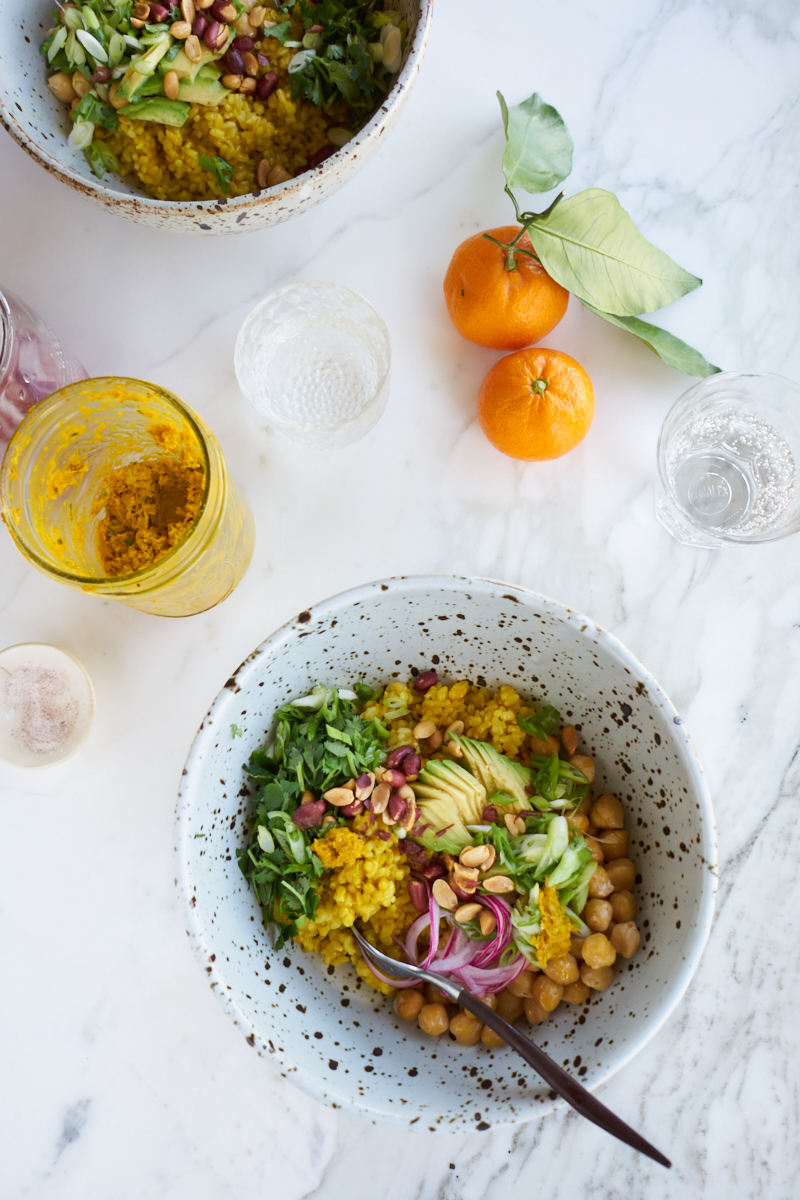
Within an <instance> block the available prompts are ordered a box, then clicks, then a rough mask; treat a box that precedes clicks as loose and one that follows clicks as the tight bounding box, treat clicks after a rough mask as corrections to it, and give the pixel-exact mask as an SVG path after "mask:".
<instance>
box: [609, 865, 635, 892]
mask: <svg viewBox="0 0 800 1200" xmlns="http://www.w3.org/2000/svg"><path fill="white" fill-rule="evenodd" d="M606 873H607V874H608V878H609V879H610V880H611V882H612V883H613V885H614V891H615V892H629V891H630V890H631V888H632V887H633V885H634V884H635V883H636V867H635V866H634V865H633V863H632V862H631V860H630V859H629V858H617V859H615V860H614V862H610V863H609V864H608V866H607V868H606Z"/></svg>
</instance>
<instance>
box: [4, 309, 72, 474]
mask: <svg viewBox="0 0 800 1200" xmlns="http://www.w3.org/2000/svg"><path fill="white" fill-rule="evenodd" d="M85 378H86V371H85V370H84V368H83V367H82V366H81V364H80V363H79V362H78V361H77V359H74V358H72V356H71V355H70V354H68V353H67V352H66V350H64V348H63V346H62V345H61V344H60V342H59V341H58V340H57V338H56V337H55V336H54V335H53V334H52V333H51V332H50V330H49V329H48V328H47V326H46V325H45V323H44V321H43V320H42V319H41V317H39V316H37V314H36V313H35V312H33V310H32V309H30V308H28V306H27V304H23V303H22V301H21V300H18V299H17V297H16V296H15V295H13V293H12V292H8V291H6V292H0V458H2V455H3V452H4V451H5V448H6V446H7V444H8V440H9V438H10V437H11V435H12V433H13V432H14V430H15V429H16V428H17V426H18V425H19V423H20V421H21V420H22V418H23V417H24V416H25V414H26V412H27V411H28V409H29V408H33V406H34V404H38V402H39V401H40V400H43V399H44V397H45V396H49V395H50V393H51V392H55V391H57V389H58V388H60V387H63V386H64V385H65V384H67V383H75V382H76V381H77V380H79V379H85Z"/></svg>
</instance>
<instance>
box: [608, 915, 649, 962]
mask: <svg viewBox="0 0 800 1200" xmlns="http://www.w3.org/2000/svg"><path fill="white" fill-rule="evenodd" d="M641 940H642V938H641V935H640V933H639V930H638V929H637V928H636V926H635V924H634V923H633V921H623V922H622V923H621V924H619V925H615V926H614V931H613V933H612V934H611V945H612V946H613V947H614V949H615V950H616V952H617V954H621V955H622V957H623V958H633V956H634V954H635V953H636V951H637V950H638V949H639V944H640V942H641Z"/></svg>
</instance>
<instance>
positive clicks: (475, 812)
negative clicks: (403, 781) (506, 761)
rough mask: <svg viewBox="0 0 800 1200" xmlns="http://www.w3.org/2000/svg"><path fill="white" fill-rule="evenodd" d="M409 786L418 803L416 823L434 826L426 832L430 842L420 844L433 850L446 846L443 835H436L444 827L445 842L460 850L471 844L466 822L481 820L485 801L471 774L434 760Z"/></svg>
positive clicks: (484, 795)
mask: <svg viewBox="0 0 800 1200" xmlns="http://www.w3.org/2000/svg"><path fill="white" fill-rule="evenodd" d="M412 786H413V788H414V795H415V796H416V797H417V803H418V804H419V812H420V815H419V821H418V824H426V823H427V824H429V825H432V826H433V829H432V830H430V831H426V834H428V833H429V834H430V838H429V841H427V842H423V844H424V845H429V846H430V847H431V848H433V849H439V850H443V849H445V848H446V847H445V846H444V844H443V842H442V838H437V837H436V836H435V835H436V834H437V833H439V832H441V831H443V830H445V831H446V834H443V835H442V837H444V836H446V837H447V841H448V843H450V842H452V843H453V844H454V846H457V847H458V849H459V850H461V849H463V848H464V846H469V845H471V843H472V837H471V835H470V833H469V830H468V829H467V825H477V824H479V823H480V821H481V819H482V817H483V806H484V804H485V803H486V790H485V789H484V787H483V785H482V784H480V783H479V782H478V780H477V779H476V778H475V777H474V775H470V773H469V771H465V770H464V768H463V767H462V766H461V765H460V764H458V763H453V762H436V761H435V760H433V761H431V762H429V763H428V765H427V767H426V768H425V770H424V771H420V775H419V779H418V780H416V782H415V783H414V784H413V785H412ZM448 853H452V850H451V851H448Z"/></svg>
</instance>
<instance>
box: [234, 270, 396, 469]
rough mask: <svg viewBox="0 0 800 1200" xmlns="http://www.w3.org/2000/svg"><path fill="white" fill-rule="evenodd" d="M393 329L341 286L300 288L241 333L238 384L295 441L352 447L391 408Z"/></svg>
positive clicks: (276, 295) (261, 309) (260, 310)
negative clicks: (391, 331) (389, 328)
mask: <svg viewBox="0 0 800 1200" xmlns="http://www.w3.org/2000/svg"><path fill="white" fill-rule="evenodd" d="M391 359H392V353H391V346H390V343H389V331H388V330H387V328H386V326H385V324H384V323H383V321H382V320H381V318H380V317H379V316H378V314H377V313H376V312H375V309H374V308H373V307H372V306H371V305H370V304H368V303H367V301H366V300H365V299H364V297H363V296H359V294H358V293H357V292H353V291H351V290H350V288H346V287H341V286H340V285H339V284H335V283H297V284H292V285H291V286H290V287H285V288H282V289H281V290H280V291H278V292H273V293H272V295H271V296H267V298H266V299H265V300H262V301H261V303H260V304H257V305H256V307H255V308H254V309H253V311H252V312H251V313H250V315H249V316H248V317H247V319H246V321H245V322H244V324H243V325H242V328H241V330H240V331H239V336H238V338H237V340H236V350H235V352H234V367H235V370H236V378H237V379H238V381H239V386H240V388H241V389H242V391H243V392H244V394H245V396H246V397H247V399H248V400H249V401H250V402H251V404H253V405H254V407H255V408H256V409H257V410H258V411H259V412H260V413H261V414H262V415H263V416H264V417H266V419H267V421H268V422H269V424H270V425H271V426H272V427H273V428H274V429H276V430H277V431H278V432H279V433H282V434H283V435H284V436H285V437H287V438H288V439H290V440H291V441H293V442H295V443H297V444H300V445H304V446H314V447H319V448H328V447H338V446H348V445H350V443H351V442H355V441H357V440H358V439H359V438H361V437H363V436H364V434H365V433H368V432H369V430H370V429H372V427H373V426H374V425H375V424H376V422H377V420H378V418H379V417H380V415H381V413H382V412H383V410H384V408H385V407H386V401H387V399H388V396H389V371H390V366H391Z"/></svg>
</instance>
